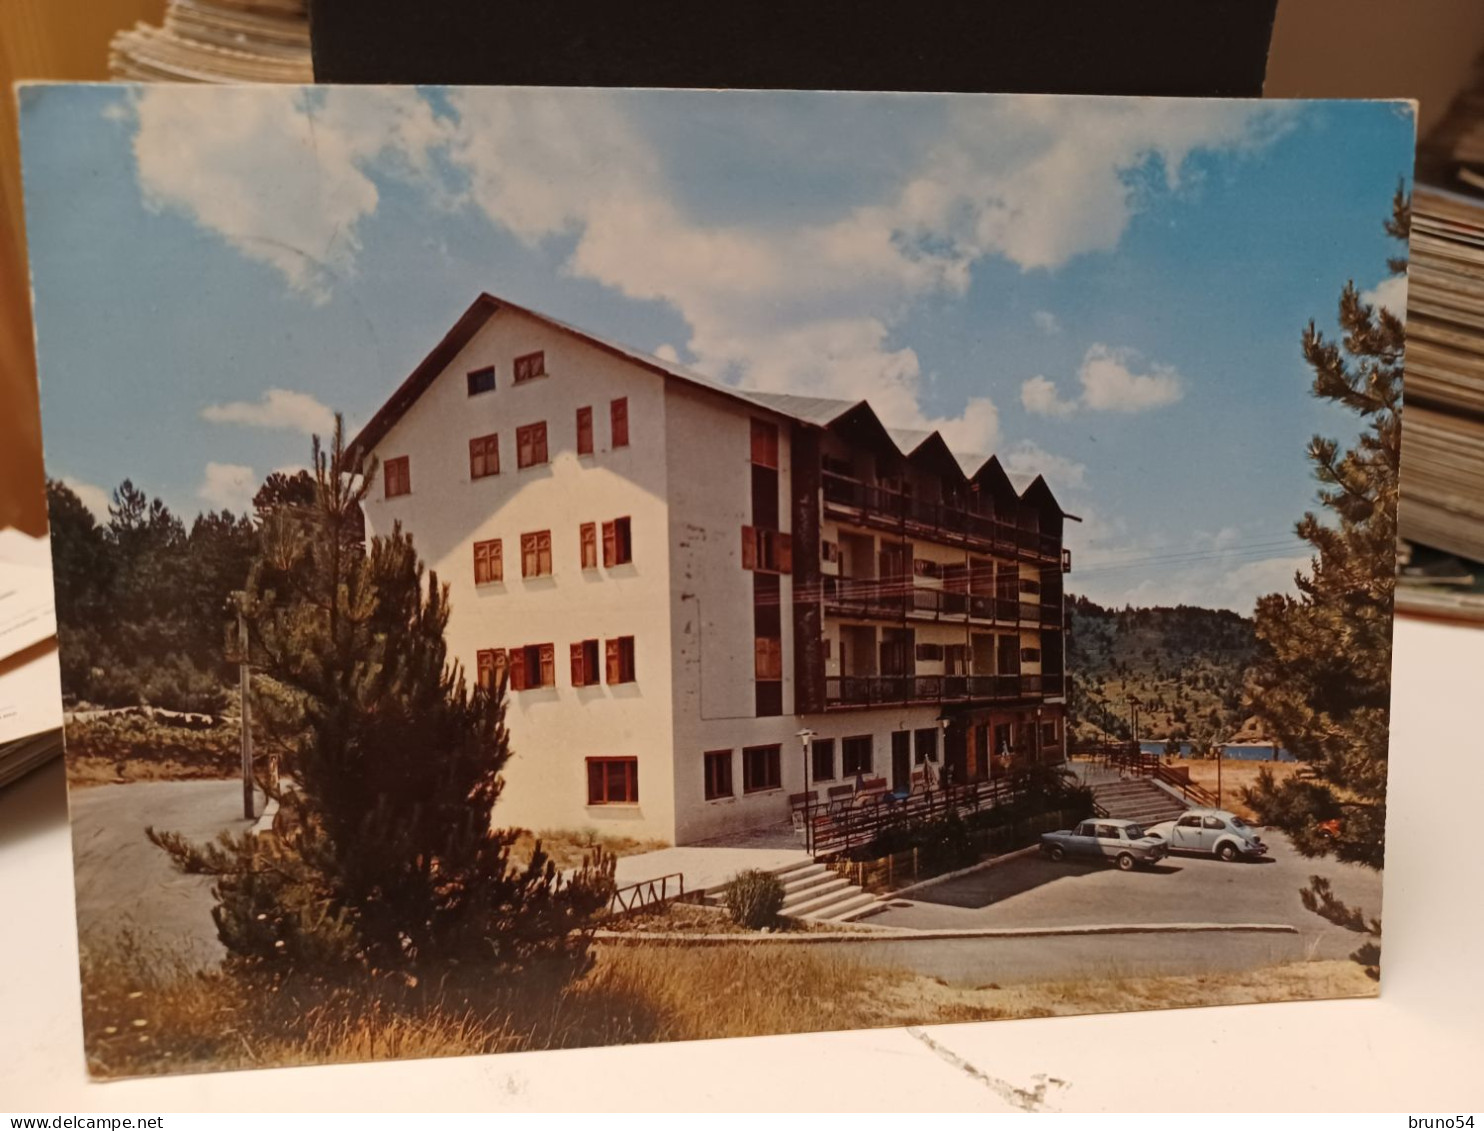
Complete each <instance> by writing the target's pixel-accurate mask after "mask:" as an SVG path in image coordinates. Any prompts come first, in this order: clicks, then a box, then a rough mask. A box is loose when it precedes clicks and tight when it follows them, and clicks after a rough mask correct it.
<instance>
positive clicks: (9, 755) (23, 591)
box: [0, 530, 62, 786]
mask: <svg viewBox="0 0 1484 1131" xmlns="http://www.w3.org/2000/svg"><path fill="white" fill-rule="evenodd" d="M56 636H57V613H56V604H55V597H54V595H53V591H52V570H51V548H50V546H49V545H48V543H47V540H46V538H44V537H43V538H32V537H30V536H29V535H26V534H22V533H21V532H20V531H18V530H0V786H3V785H5V784H6V783H8V782H10V781H13V780H15V779H16V778H18V777H20V776H21V775H22V774H24V773H26V772H27V771H28V770H30V769H32V768H34V767H35V766H37V765H39V764H40V763H41V762H44V761H46V760H47V759H48V758H51V757H54V756H55V755H57V754H60V753H61V751H62V732H61V726H62V673H61V667H60V665H59V663H58V657H57V640H56Z"/></svg>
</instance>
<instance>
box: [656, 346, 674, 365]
mask: <svg viewBox="0 0 1484 1131" xmlns="http://www.w3.org/2000/svg"><path fill="white" fill-rule="evenodd" d="M654 356H655V357H657V358H659V359H660V360H661V361H668V362H670V363H671V364H672V365H675V364H678V363H679V361H680V351H679V350H677V349H676V348H675V347H674V346H672V345H671V344H670V343H669V342H664V343H662V344H661V345H659V346H657V347H656V348H655V351H654Z"/></svg>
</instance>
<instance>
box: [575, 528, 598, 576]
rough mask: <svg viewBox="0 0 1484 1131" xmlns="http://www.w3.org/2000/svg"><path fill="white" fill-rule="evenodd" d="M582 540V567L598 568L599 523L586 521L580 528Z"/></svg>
mask: <svg viewBox="0 0 1484 1131" xmlns="http://www.w3.org/2000/svg"><path fill="white" fill-rule="evenodd" d="M579 533H580V535H581V542H582V568H583V569H597V568H598V525H597V523H595V522H584V523H583V524H582V527H581V528H580V530H579Z"/></svg>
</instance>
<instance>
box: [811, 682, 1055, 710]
mask: <svg viewBox="0 0 1484 1131" xmlns="http://www.w3.org/2000/svg"><path fill="white" fill-rule="evenodd" d="M1065 683H1066V678H1065V677H1064V676H1062V675H1060V674H1055V675H843V676H826V677H825V681H824V685H825V707H826V709H829V710H835V709H841V708H849V707H884V706H904V705H933V704H939V703H975V702H983V703H1010V702H1017V701H1021V700H1036V699H1045V698H1055V697H1057V696H1060V695H1061V694H1063V692H1064V688H1065Z"/></svg>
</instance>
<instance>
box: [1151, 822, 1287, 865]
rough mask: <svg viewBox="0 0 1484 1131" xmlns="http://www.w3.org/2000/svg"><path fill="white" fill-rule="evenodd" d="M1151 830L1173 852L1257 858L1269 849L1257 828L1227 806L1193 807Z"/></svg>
mask: <svg viewBox="0 0 1484 1131" xmlns="http://www.w3.org/2000/svg"><path fill="white" fill-rule="evenodd" d="M1148 832H1149V835H1150V836H1156V837H1159V838H1160V839H1161V840H1163V841H1165V842H1166V843H1167V844H1168V845H1169V846H1170V849H1171V850H1172V851H1175V852H1199V853H1202V854H1204V855H1208V856H1215V857H1217V858H1218V859H1221V860H1228V861H1230V860H1238V859H1248V860H1255V859H1257V858H1258V857H1259V856H1263V855H1266V853H1267V851H1268V846H1267V845H1265V844H1264V843H1263V842H1262V838H1260V837H1259V836H1258V835H1257V830H1256V829H1254V828H1253V827H1252V826H1251V825H1249V824H1248V823H1247V822H1246V821H1244V820H1242V818H1241V817H1238V816H1237V815H1236V814H1235V813H1228V812H1227V811H1226V810H1225V809H1189V810H1187V811H1186V812H1185V813H1184V814H1183V815H1182V816H1180V817H1178V818H1176V819H1175V820H1173V821H1161V822H1160V823H1159V824H1157V825H1152V826H1150V828H1149V830H1148Z"/></svg>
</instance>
